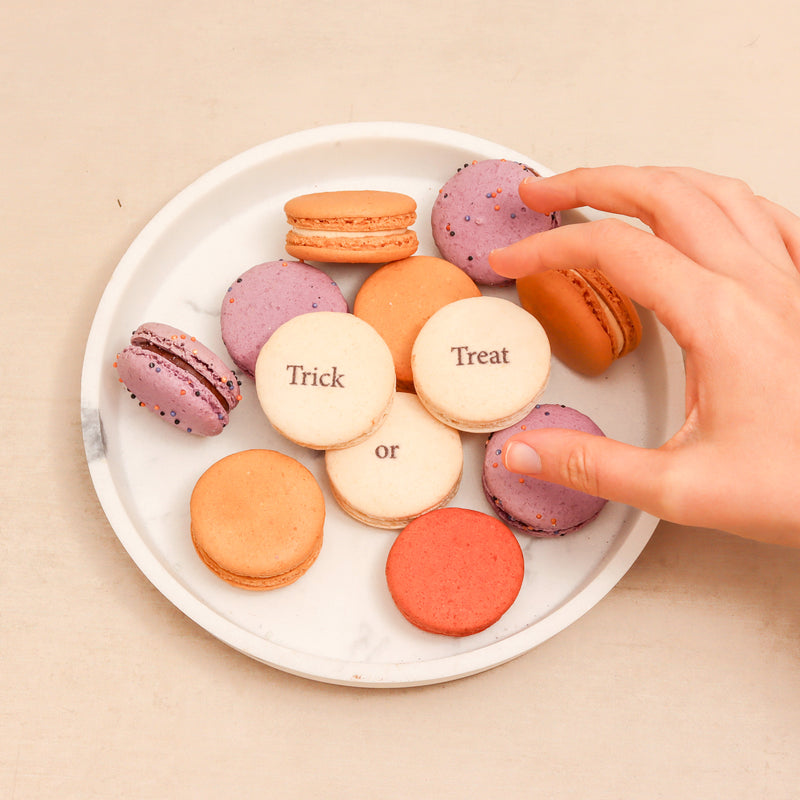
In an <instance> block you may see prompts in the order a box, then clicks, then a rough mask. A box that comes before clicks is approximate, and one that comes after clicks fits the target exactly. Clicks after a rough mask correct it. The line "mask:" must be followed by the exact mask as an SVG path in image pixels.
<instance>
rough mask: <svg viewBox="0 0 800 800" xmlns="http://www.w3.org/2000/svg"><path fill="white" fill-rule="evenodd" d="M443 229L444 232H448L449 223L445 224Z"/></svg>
mask: <svg viewBox="0 0 800 800" xmlns="http://www.w3.org/2000/svg"><path fill="white" fill-rule="evenodd" d="M444 229H445V230H446V231H449V230H450V223H449V222H448V223H447V225H445V226H444Z"/></svg>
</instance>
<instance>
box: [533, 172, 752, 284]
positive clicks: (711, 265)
mask: <svg viewBox="0 0 800 800" xmlns="http://www.w3.org/2000/svg"><path fill="white" fill-rule="evenodd" d="M714 181H723V182H724V181H725V179H723V178H719V177H718V176H712V175H707V176H706V181H705V183H706V184H708V183H709V182H710V183H713V182H714ZM519 195H520V197H521V198H522V200H523V202H524V203H525V204H526V205H528V206H530V207H531V208H533V209H535V210H537V211H539V210H543V209H546V210H548V211H549V212H552V211H555V210H563V209H567V208H576V207H580V206H590V207H592V208H596V209H598V210H600V211H606V212H609V213H613V214H622V215H625V216H628V217H636V218H638V219H640V220H641V221H642V222H644V223H645V224H646V225H647V226H648V227H649V228H650V229H651V230H652V231H653V233H655V234H656V235H657V236H658V237H659V238H661V239H663V240H664V241H666V242H669V243H670V244H671V245H673V246H674V247H675V248H676V249H677V250H679V251H680V252H681V253H684V254H685V255H687V256H688V257H689V258H691V259H693V260H695V261H697V262H698V263H699V264H702V265H703V266H705V267H707V268H708V269H711V270H713V271H714V272H718V273H720V274H725V275H731V276H733V277H744V276H748V275H751V274H752V270H753V265H754V264H755V263H758V262H759V261H762V260H763V255H762V254H761V253H760V252H759V251H758V250H757V249H756V247H755V246H754V245H753V243H752V241H751V240H750V239H749V238H748V237H747V236H746V235H744V233H743V232H742V230H740V228H739V227H737V225H736V223H735V221H734V220H733V219H732V218H731V216H730V214H728V213H726V210H725V209H724V208H721V207H720V205H719V204H718V203H717V202H715V200H714V198H712V197H711V196H709V194H708V189H707V185H706V186H702V185H699V182H698V181H697V180H693V179H692V175H691V173H689V172H688V171H686V170H680V169H670V168H665V167H628V166H611V167H592V168H579V169H574V170H570V171H568V172H562V173H560V174H558V175H554V176H552V177H549V178H544V179H540V180H536V179H534V180H530V179H526V180H525V181H523V182H522V183H521V184H520V186H519ZM739 216H740V217H741V216H742V215H739Z"/></svg>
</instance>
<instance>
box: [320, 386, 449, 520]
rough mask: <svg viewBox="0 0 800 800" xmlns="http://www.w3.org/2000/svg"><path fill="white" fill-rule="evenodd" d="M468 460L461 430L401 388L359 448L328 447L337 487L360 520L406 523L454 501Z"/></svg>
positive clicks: (344, 505)
mask: <svg viewBox="0 0 800 800" xmlns="http://www.w3.org/2000/svg"><path fill="white" fill-rule="evenodd" d="M463 463H464V456H463V449H462V446H461V436H460V435H459V433H458V431H455V430H453V429H452V428H450V427H448V426H446V425H444V424H442V423H441V422H439V421H438V420H436V419H434V418H433V417H432V416H431V415H430V414H428V412H427V411H426V410H425V408H424V407H423V406H422V404H421V403H420V401H419V399H418V398H417V397H416V396H414V395H413V394H409V393H407V392H398V393H397V394H396V395H395V398H394V401H393V403H392V408H391V411H390V412H389V414H388V416H387V418H386V420H385V422H384V423H383V425H381V427H380V428H379V429H378V430H377V431H375V432H374V433H372V434H371V435H370V436H369V437H367V438H366V439H365V440H364V441H362V442H361V443H359V444H357V445H355V446H354V447H347V448H344V449H339V450H328V451H327V452H326V453H325V467H326V470H327V474H328V479H329V481H330V487H331V491H332V493H333V496H334V497H335V499H336V501H337V502H338V503H339V505H340V506H341V507H342V508H343V509H344V510H345V511H346V512H347V513H348V514H349V515H350V516H351V517H353V518H354V519H357V520H359V521H360V522H363V523H365V524H367V525H371V526H372V527H376V528H385V529H393V528H402V527H403V526H404V525H406V524H408V523H409V522H410V521H411V520H412V519H414V518H415V517H418V516H419V515H420V514H423V513H425V512H427V511H431V510H433V509H434V508H438V507H440V506H442V505H444V504H445V503H447V502H449V501H450V500H451V499H452V498H453V496H454V495H455V493H456V491H457V490H458V486H459V482H460V480H461V470H462V466H463Z"/></svg>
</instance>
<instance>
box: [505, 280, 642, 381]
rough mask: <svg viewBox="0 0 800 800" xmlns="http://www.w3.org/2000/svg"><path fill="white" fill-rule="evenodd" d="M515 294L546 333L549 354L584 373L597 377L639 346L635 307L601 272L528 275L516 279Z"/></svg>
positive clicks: (639, 330)
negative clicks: (548, 341) (549, 349)
mask: <svg viewBox="0 0 800 800" xmlns="http://www.w3.org/2000/svg"><path fill="white" fill-rule="evenodd" d="M517 293H518V295H519V300H520V303H521V305H522V307H523V308H524V309H525V310H526V311H528V312H530V313H531V314H533V316H534V317H536V319H538V320H539V322H540V323H541V324H542V327H543V328H544V329H545V331H546V332H547V336H548V338H549V339H550V346H551V348H552V350H553V355H554V356H556V358H558V359H559V360H560V361H562V362H563V363H564V364H566V365H567V366H568V367H570V368H571V369H574V370H575V371H576V372H580V373H582V374H583V375H600V374H601V373H602V372H604V371H605V370H606V369H608V367H610V366H611V364H612V363H613V362H614V361H615V360H617V359H618V358H622V357H623V356H625V355H627V354H628V353H630V352H631V351H633V350H635V349H636V347H638V345H639V343H640V342H641V339H642V323H641V320H640V319H639V314H638V312H637V311H636V306H635V305H634V304H633V302H632V301H631V299H630V298H629V297H627V296H626V295H624V294H623V293H622V292H620V291H619V290H618V289H617V288H616V287H615V286H613V284H612V283H611V281H609V279H608V278H607V277H606V276H605V275H604V274H603V273H602V272H601V271H600V270H597V269H564V270H549V271H547V272H542V273H539V274H537V275H527V276H525V277H523V278H518V279H517Z"/></svg>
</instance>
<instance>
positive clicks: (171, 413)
mask: <svg viewBox="0 0 800 800" xmlns="http://www.w3.org/2000/svg"><path fill="white" fill-rule="evenodd" d="M169 415H170V416H171V417H174V416H177V415H176V414H175V412H174V411H170V412H169Z"/></svg>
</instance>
